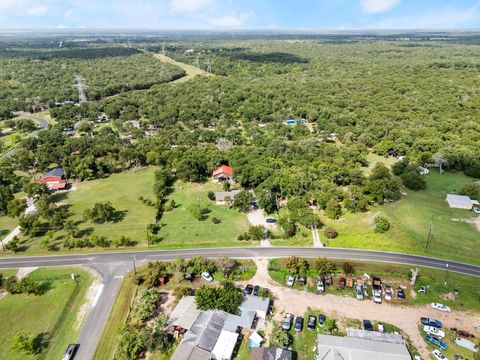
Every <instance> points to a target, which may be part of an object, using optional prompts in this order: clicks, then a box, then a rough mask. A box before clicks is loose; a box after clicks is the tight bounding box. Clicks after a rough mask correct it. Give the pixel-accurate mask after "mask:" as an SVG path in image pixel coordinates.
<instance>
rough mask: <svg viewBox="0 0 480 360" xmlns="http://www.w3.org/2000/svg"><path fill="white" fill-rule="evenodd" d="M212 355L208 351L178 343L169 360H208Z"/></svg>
mask: <svg viewBox="0 0 480 360" xmlns="http://www.w3.org/2000/svg"><path fill="white" fill-rule="evenodd" d="M211 358H212V355H211V354H210V352H209V351H207V350H203V349H201V348H199V347H198V346H195V345H192V344H189V343H184V342H182V343H180V344H179V345H178V346H177V348H176V349H175V352H174V353H173V355H172V357H171V358H170V360H210V359H211Z"/></svg>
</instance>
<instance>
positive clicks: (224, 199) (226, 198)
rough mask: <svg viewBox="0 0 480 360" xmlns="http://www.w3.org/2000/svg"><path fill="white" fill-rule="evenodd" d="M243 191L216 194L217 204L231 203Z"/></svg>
mask: <svg viewBox="0 0 480 360" xmlns="http://www.w3.org/2000/svg"><path fill="white" fill-rule="evenodd" d="M240 192H241V190H231V191H220V192H216V193H215V202H216V203H217V204H219V205H220V204H226V203H231V202H233V200H234V199H235V196H237V195H238V194H239V193H240Z"/></svg>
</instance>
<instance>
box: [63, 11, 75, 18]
mask: <svg viewBox="0 0 480 360" xmlns="http://www.w3.org/2000/svg"><path fill="white" fill-rule="evenodd" d="M72 15H73V9H70V10H67V11H65V14H63V16H64V17H70V16H72Z"/></svg>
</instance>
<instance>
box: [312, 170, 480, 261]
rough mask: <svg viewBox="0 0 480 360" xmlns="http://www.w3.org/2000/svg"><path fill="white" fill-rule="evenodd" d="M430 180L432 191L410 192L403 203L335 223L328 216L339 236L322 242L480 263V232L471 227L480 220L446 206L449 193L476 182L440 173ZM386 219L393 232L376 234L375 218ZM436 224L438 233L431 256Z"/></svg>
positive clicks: (391, 204) (326, 221)
mask: <svg viewBox="0 0 480 360" xmlns="http://www.w3.org/2000/svg"><path fill="white" fill-rule="evenodd" d="M425 179H426V180H427V184H428V187H427V189H426V190H423V191H418V192H415V191H411V190H408V191H407V194H406V195H404V196H402V198H401V199H400V200H399V201H397V202H394V203H390V204H385V205H383V206H379V207H376V208H372V209H370V211H369V212H366V213H359V214H351V213H347V214H345V215H344V216H342V217H341V219H339V220H335V221H334V220H330V219H327V218H326V217H324V216H322V221H324V222H325V223H326V225H327V226H332V227H334V228H335V229H337V231H338V233H339V236H338V237H337V238H336V239H334V240H328V239H327V238H326V237H325V236H323V234H320V238H321V241H322V242H324V243H326V245H327V246H331V247H351V248H368V249H376V250H387V251H398V252H404V253H416V254H421V255H428V256H433V257H440V258H447V259H450V260H457V261H464V262H471V263H475V264H480V246H479V239H480V232H479V231H478V230H477V229H476V228H475V225H474V224H472V223H468V222H466V221H473V220H475V219H476V218H477V217H478V215H475V214H474V213H473V212H472V211H467V210H459V209H450V208H449V207H448V205H447V203H446V202H445V197H446V194H447V193H455V192H456V191H458V190H460V188H461V187H462V186H463V185H464V184H467V183H469V182H473V181H474V180H473V179H472V178H468V177H465V176H463V175H457V174H452V173H443V174H442V175H440V174H439V173H438V172H437V171H436V170H434V171H431V172H430V174H429V175H427V176H426V178H425ZM380 214H382V215H384V216H386V217H387V218H388V219H389V221H390V224H391V227H390V230H389V231H388V232H386V233H384V234H376V233H374V232H373V230H372V223H373V219H374V218H375V217H376V216H377V215H380ZM453 219H456V220H453ZM430 221H431V222H432V224H433V232H432V237H431V241H430V244H429V249H428V251H426V250H425V242H426V239H427V235H428V229H429V223H430ZM459 239H461V241H459Z"/></svg>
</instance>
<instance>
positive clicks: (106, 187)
mask: <svg viewBox="0 0 480 360" xmlns="http://www.w3.org/2000/svg"><path fill="white" fill-rule="evenodd" d="M154 173H155V168H146V169H140V170H136V171H127V172H124V173H120V174H113V175H110V176H109V177H108V178H105V179H99V180H92V181H85V182H76V183H74V184H73V188H74V189H75V188H76V189H75V190H73V189H72V190H70V191H67V192H62V193H58V194H56V195H55V198H56V201H57V202H59V203H60V204H66V205H68V211H69V212H71V213H72V217H71V218H72V219H73V220H75V221H78V222H79V223H80V225H79V228H80V229H81V230H84V234H85V235H88V234H90V233H91V232H94V233H96V234H99V235H103V236H105V237H107V238H108V239H110V240H114V239H118V238H120V237H121V236H127V237H130V238H131V239H132V240H134V241H137V242H138V243H142V242H143V243H145V242H146V236H147V235H146V227H147V225H148V224H151V223H152V222H154V220H155V208H154V207H153V206H148V205H145V204H144V203H143V202H142V201H140V200H139V199H138V198H139V197H140V196H143V197H144V198H148V199H151V200H152V201H153V200H154V196H153V178H154ZM107 201H110V202H111V203H112V205H113V206H114V207H115V209H116V210H117V211H118V212H120V213H121V219H120V220H119V221H118V222H116V223H114V222H108V223H105V224H93V223H92V222H90V221H86V222H84V221H83V212H84V211H85V209H88V208H91V207H93V205H94V204H95V203H96V202H107Z"/></svg>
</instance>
